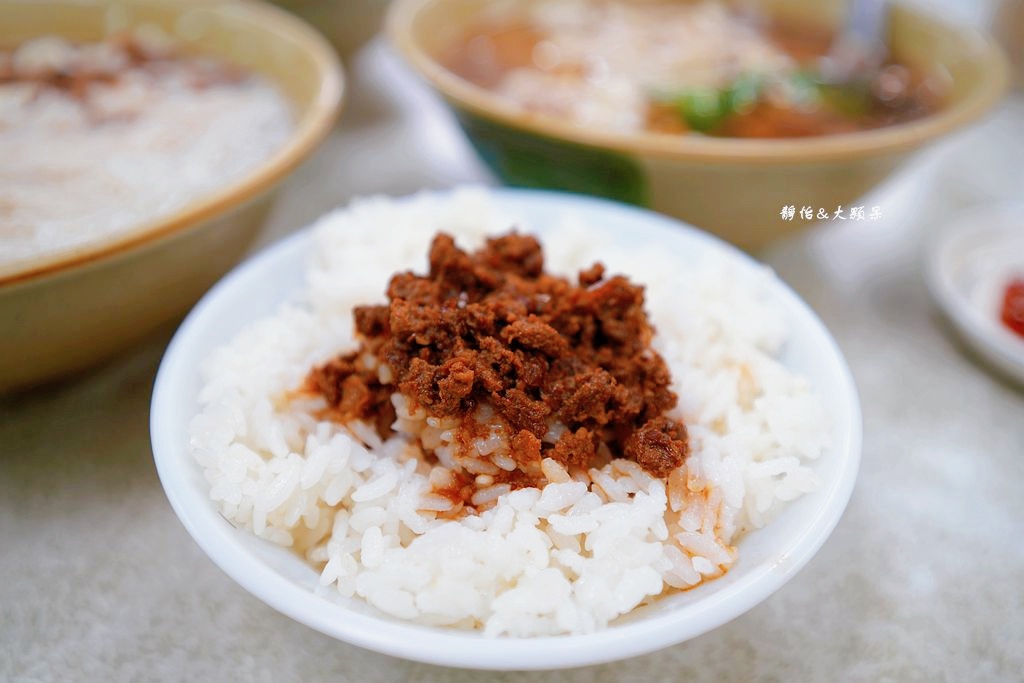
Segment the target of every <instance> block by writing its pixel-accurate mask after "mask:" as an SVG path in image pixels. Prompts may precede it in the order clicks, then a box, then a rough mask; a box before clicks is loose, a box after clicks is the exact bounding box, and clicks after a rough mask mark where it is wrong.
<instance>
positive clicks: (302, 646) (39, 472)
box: [0, 44, 1024, 683]
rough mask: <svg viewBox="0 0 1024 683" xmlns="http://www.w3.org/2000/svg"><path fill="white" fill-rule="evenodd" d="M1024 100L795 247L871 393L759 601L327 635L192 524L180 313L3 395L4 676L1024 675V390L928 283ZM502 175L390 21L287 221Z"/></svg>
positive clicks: (816, 299) (791, 252)
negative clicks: (160, 377)
mask: <svg viewBox="0 0 1024 683" xmlns="http://www.w3.org/2000/svg"><path fill="white" fill-rule="evenodd" d="M1022 156H1024V103H1022V102H1021V101H1019V100H1017V101H1011V102H1008V103H1007V104H1005V105H1004V106H1003V107H1002V109H1001V110H1000V111H999V112H997V114H996V115H995V116H993V117H991V118H990V119H989V120H987V121H986V122H984V123H983V124H982V125H980V126H978V127H976V128H975V129H973V130H971V131H968V132H966V133H963V134H961V135H959V136H957V137H956V138H954V139H952V140H949V141H947V142H944V143H943V144H942V145H940V146H938V147H936V148H933V149H932V150H929V151H928V152H926V153H924V154H923V155H921V156H919V157H918V158H917V159H916V160H915V161H914V162H913V163H912V164H911V165H910V166H908V167H907V168H906V169H904V170H903V171H902V172H901V173H900V174H899V175H898V176H897V177H896V178H894V179H893V180H892V181H891V182H890V183H888V184H887V185H886V186H885V187H883V188H880V189H879V190H878V191H876V193H875V195H874V196H872V197H870V198H868V199H867V200H865V202H864V203H865V204H868V205H879V206H881V207H882V211H883V218H882V220H879V221H874V222H870V221H865V222H849V221H848V222H846V223H841V222H836V223H835V224H826V225H822V226H819V227H816V228H815V229H814V230H813V231H811V232H809V233H806V234H804V235H801V236H799V237H796V238H793V239H791V240H788V241H786V242H784V243H780V244H777V245H774V246H773V247H772V248H770V249H769V250H766V251H765V252H763V253H762V254H760V257H761V258H763V259H764V260H766V261H767V262H768V263H769V264H771V265H772V266H773V267H774V268H775V269H776V270H777V271H778V273H779V274H780V275H781V277H782V278H784V279H785V280H786V281H788V282H789V283H790V284H791V285H792V286H793V287H794V288H795V289H796V290H797V291H798V292H800V293H801V294H802V295H803V296H804V297H805V298H806V299H807V301H808V302H809V303H810V305H811V306H812V307H813V308H814V309H815V310H816V311H817V312H818V313H819V314H820V315H821V317H822V318H823V319H824V321H825V323H826V324H827V325H828V327H829V328H830V329H831V330H832V332H833V334H834V335H835V337H836V339H837V340H838V342H839V345H840V346H841V347H842V350H843V352H844V353H845V354H846V356H847V358H848V360H849V363H850V365H851V367H852V369H853V373H854V375H855V378H856V381H857V384H858V386H859V389H860V392H861V398H862V401H863V408H864V437H865V438H864V454H863V464H862V469H861V473H860V478H859V481H858V484H857V488H856V491H855V492H854V495H853V499H852V500H851V502H850V506H849V509H848V510H847V512H846V515H845V516H844V517H843V519H842V521H841V522H840V524H839V526H838V528H837V529H836V530H835V533H834V534H833V536H832V537H831V538H830V540H829V541H828V542H827V543H826V544H825V546H824V547H823V548H822V550H821V552H820V553H819V554H818V555H817V556H816V557H815V558H814V560H812V561H811V563H810V564H809V565H808V566H807V567H806V568H805V569H804V570H803V571H802V572H801V573H800V574H799V575H798V576H797V577H796V578H795V579H794V580H793V581H792V582H790V583H789V584H788V585H787V586H785V587H784V588H783V589H782V590H781V591H779V592H778V593H777V594H775V595H774V596H772V597H771V598H769V599H768V600H767V601H765V602H764V603H763V604H761V605H760V606H759V607H757V608H755V609H753V610H751V611H750V612H749V613H747V614H746V615H744V616H742V617H740V618H738V619H736V620H735V621H733V622H731V623H729V624H727V625H726V626H724V627H722V628H719V629H718V630H716V631H714V632H712V633H709V634H707V635H704V636H702V637H699V638H697V639H695V640H692V641H690V642H687V643H684V644H681V645H678V646H676V647H672V648H669V649H667V650H664V651H661V652H657V653H655V654H651V655H648V656H645V657H640V658H636V659H632V660H628V661H624V662H619V663H614V664H608V665H604V666H598V667H591V668H585V669H576V670H569V671H562V672H549V673H532V674H522V673H507V674H492V673H483V672H473V671H458V670H453V669H444V668H439V667H434V666H428V665H423V664H416V663H411V662H406V661H401V660H397V659H391V658H388V657H385V656H382V655H377V654H374V653H371V652H368V651H364V650H360V649H358V648H354V647H351V646H349V645H346V644H344V643H340V642H337V641H334V640H332V639H330V638H328V637H326V636H322V635H320V634H319V633H316V632H314V631H312V630H310V629H308V628H306V627H304V626H302V625H300V624H298V623H295V622H293V621H291V620H290V619H288V618H287V617H284V616H282V615H280V614H278V613H276V612H275V611H273V610H272V609H270V608H269V607H266V606H265V605H263V604H262V603H261V602H259V601H258V600H256V599H255V598H253V597H251V596H250V595H249V594H248V593H246V592H245V591H244V590H242V589H241V588H239V587H238V586H237V585H235V584H234V583H233V582H232V581H231V580H230V579H228V578H227V577H226V576H225V575H224V574H222V573H221V572H220V570H218V569H217V568H216V567H215V566H214V565H213V564H212V563H211V562H210V561H209V560H207V559H206V557H205V556H204V555H203V554H202V552H200V550H199V548H198V547H197V546H196V545H195V544H194V543H193V542H192V541H191V539H190V538H189V537H188V535H187V534H186V533H185V530H184V529H183V528H182V526H181V525H180V524H179V523H178V521H177V519H176V518H175V516H174V514H173V512H172V511H171V508H170V506H169V505H168V503H167V501H166V499H165V498H164V495H163V492H162V490H161V488H160V483H159V481H158V479H157V476H156V471H155V469H154V466H153V462H152V459H151V454H150V447H149V429H148V424H147V420H148V411H149V398H150V390H151V385H152V381H153V377H154V372H155V370H156V367H157V364H158V362H159V360H160V356H161V353H162V351H163V349H164V347H165V345H166V343H167V341H168V338H169V334H170V332H169V331H167V332H164V333H162V334H159V335H157V336H155V337H154V338H153V339H152V340H151V341H150V342H149V343H147V344H145V345H143V346H141V347H139V348H137V349H135V350H133V351H131V352H129V353H125V354H123V355H122V356H121V357H120V358H118V359H116V360H114V361H112V362H110V363H108V364H107V365H105V366H103V367H101V368H98V369H96V370H93V371H91V372H89V373H87V374H84V375H83V376H80V377H78V378H75V379H73V380H70V381H68V382H66V383H63V384H60V385H57V386H53V387H49V388H45V389H41V390H37V391H34V392H30V393H27V394H22V395H18V396H12V397H6V398H0V680H16V681H36V680H38V681H69V680H95V681H118V680H130V681H137V680H161V681H162V680H168V681H177V680H206V681H226V680H252V681H316V680H335V681H409V682H413V681H415V682H418V683H427V682H435V681H436V682H441V681H451V682H456V681H457V682H466V683H468V682H470V681H524V682H525V681H541V680H548V681H580V682H582V681H620V680H622V681H626V680H628V681H640V680H644V681H647V680H650V681H656V680H665V681H682V680H686V681H692V682H697V681H721V680H738V681H748V680H763V681H808V680H821V681H824V680H829V681H845V680H850V681H885V680H892V681H941V680H948V681H967V680H986V681H988V680H1007V681H1010V680H1021V676H1022V672H1024V543H1022V542H1021V541H1020V539H1021V537H1022V534H1024V494H1022V488H1024V393H1022V390H1021V389H1019V388H1015V387H1014V386H1012V385H1010V384H1009V383H1005V382H1003V381H1002V380H1000V379H998V378H996V377H995V376H993V375H992V374H989V372H987V371H986V370H985V369H983V367H982V366H981V365H980V364H979V363H978V362H977V361H976V360H975V359H973V358H972V357H971V356H970V355H969V354H967V353H966V352H965V351H964V350H963V349H962V348H961V347H960V345H959V344H958V343H957V342H956V340H955V338H954V337H953V336H952V335H951V334H950V333H949V330H948V329H947V327H946V326H945V324H944V323H943V322H942V319H941V317H940V316H939V315H938V314H937V312H936V310H935V309H934V307H933V305H932V304H931V302H930V299H929V297H928V294H927V291H926V289H925V286H924V284H923V280H922V276H921V260H922V245H923V244H924V243H925V241H926V240H927V239H928V236H929V234H930V232H931V230H932V229H933V228H934V226H935V225H936V223H938V222H940V221H941V220H942V219H943V218H944V217H945V216H946V215H948V214H949V213H951V212H953V211H956V210H958V209H960V208H961V207H963V206H965V205H968V204H971V203H979V202H986V201H992V200H994V199H998V198H999V197H1007V198H1009V197H1014V196H1016V197H1018V198H1019V197H1022V196H1024V170H1022V168H1024V166H1022V165H1021V158H1022ZM462 182H490V179H489V176H488V175H487V174H486V172H485V171H484V170H483V169H482V168H481V167H480V166H479V165H478V164H477V162H476V161H475V160H474V159H473V157H472V155H471V153H470V151H469V149H468V148H467V146H466V144H465V143H464V141H463V140H462V139H461V138H460V136H459V134H458V132H457V131H456V130H455V128H454V126H453V123H452V121H451V120H450V118H449V117H448V115H447V114H446V112H445V111H444V110H443V108H442V107H440V105H439V104H438V102H437V101H435V100H434V99H433V97H432V96H431V95H429V94H428V93H426V92H425V91H424V90H423V89H422V88H420V87H419V86H418V85H417V84H415V83H413V82H411V81H410V78H409V75H408V74H407V73H406V72H404V70H403V68H402V67H401V66H400V65H399V64H398V63H397V61H396V60H395V58H394V56H393V55H392V54H391V53H390V52H389V50H388V49H387V48H386V47H385V46H383V45H382V44H374V45H371V46H370V48H369V49H367V50H364V52H363V53H362V54H361V55H360V57H359V59H358V60H357V61H356V62H355V63H354V65H353V69H352V92H351V98H350V101H349V107H348V110H347V112H346V114H345V117H344V120H343V122H342V124H341V126H340V127H339V129H338V130H337V131H335V133H334V134H333V135H332V136H331V138H330V139H329V140H328V142H327V144H326V145H325V146H324V148H323V149H322V150H321V151H320V152H319V153H318V154H317V156H316V157H315V158H314V159H312V160H311V162H310V163H309V164H307V165H306V166H305V167H304V168H303V169H302V170H301V171H300V172H299V173H298V174H297V175H296V176H295V177H294V178H293V179H292V180H291V181H290V182H289V183H288V185H287V187H286V190H285V192H284V195H283V196H282V198H281V201H280V202H279V204H278V205H277V207H276V209H275V213H274V214H273V216H272V218H271V221H270V224H269V225H268V230H267V233H266V235H265V237H264V238H263V241H264V243H267V242H270V241H273V240H274V239H276V238H278V237H280V236H282V235H284V234H286V233H287V232H289V231H292V230H294V229H297V228H299V227H301V226H303V225H305V224H306V223H307V222H308V221H310V220H311V219H313V218H315V217H316V216H318V215H319V214H321V213H323V212H324V211H326V210H327V209H329V208H331V207H333V206H335V205H337V204H339V203H343V202H344V201H345V200H347V199H348V198H349V197H351V196H354V195H358V194H365V193H368V192H387V193H394V194H400V193H405V192H409V191H413V190H416V189H419V188H422V187H442V186H447V185H451V184H454V183H462Z"/></svg>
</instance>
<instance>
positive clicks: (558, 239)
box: [191, 189, 829, 636]
mask: <svg viewBox="0 0 1024 683" xmlns="http://www.w3.org/2000/svg"><path fill="white" fill-rule="evenodd" d="M512 225H513V221H512V220H511V219H510V218H508V217H503V216H500V215H499V214H498V212H497V211H496V210H495V209H494V208H493V207H492V206H491V205H490V200H489V197H488V195H487V194H486V193H485V192H484V191H482V190H475V189H469V190H461V191H457V192H455V193H454V194H452V195H450V196H449V197H447V198H445V197H440V196H436V195H424V196H419V197H416V198H414V199H412V200H408V201H403V202H393V201H391V200H389V199H386V198H371V199H364V200H358V201H356V202H354V203H353V204H352V205H350V206H349V207H348V208H346V209H343V210H338V211H336V212H334V213H332V214H329V215H327V216H325V217H324V218H322V219H321V220H320V221H319V222H318V223H317V225H316V226H315V230H314V237H313V241H314V248H313V249H312V251H311V256H310V258H311V261H310V264H309V269H308V278H307V283H308V284H307V288H306V292H305V298H304V300H303V301H301V302H300V303H297V304H294V305H289V306H287V307H285V308H282V309H281V310H280V311H279V312H278V313H277V314H275V315H274V316H272V317H269V318H266V319H263V320H259V321H257V322H255V323H253V324H251V325H250V326H248V327H247V328H246V329H244V330H242V332H241V333H239V334H238V336H237V337H236V338H235V339H234V340H232V341H231V342H230V343H229V344H227V345H225V346H224V347H222V348H220V349H218V350H217V351H216V352H215V353H214V354H212V356H211V357H210V358H209V359H208V361H207V362H206V364H205V366H204V368H203V373H204V378H205V386H204V387H203V389H202V392H201V395H200V401H201V404H202V412H201V413H200V414H199V415H198V416H197V417H196V418H195V419H194V421H193V423H192V425H191V450H192V453H193V455H194V456H195V458H196V459H197V461H198V462H199V464H200V465H201V466H202V468H203V471H204V473H205V476H206V479H207V481H208V482H209V484H210V496H211V498H212V499H213V500H214V501H215V502H216V504H217V505H218V507H219V509H220V511H221V512H222V513H223V515H224V516H225V517H226V518H227V519H229V520H230V521H231V522H233V523H234V524H236V525H238V526H241V527H245V528H247V529H250V530H251V531H252V532H253V533H255V534H256V535H257V536H260V537H261V538H265V539H267V540H269V541H272V542H274V543H278V544H280V545H283V546H288V547H291V548H294V549H295V550H296V551H297V552H300V553H302V554H303V555H304V556H305V557H306V558H307V559H308V560H309V562H311V563H312V564H313V565H315V566H316V567H317V568H318V569H321V570H322V571H321V577H320V580H321V583H322V584H324V585H325V586H326V585H334V586H336V587H337V590H339V591H340V592H341V593H342V594H344V595H346V596H358V597H360V598H363V599H365V600H366V601H367V602H369V603H370V604H372V605H373V606H375V607H376V608H378V609H379V610H381V611H382V612H385V613H387V614H389V615H393V616H395V617H399V618H402V619H410V620H414V621H418V622H421V623H426V624H434V625H444V626H450V627H456V628H465V629H482V630H483V632H484V633H485V634H486V635H489V636H497V635H502V634H507V635H512V636H536V635H546V634H558V633H585V632H589V631H593V630H595V629H599V628H602V627H604V626H605V625H607V624H608V623H609V622H610V621H611V620H613V619H615V618H616V617H618V616H619V615H622V614H625V613H626V612H629V611H630V610H632V609H634V608H635V607H637V606H638V605H640V604H643V603H645V602H649V601H650V600H652V599H653V598H655V597H656V596H659V595H661V594H663V593H665V592H667V591H671V590H676V589H685V588H688V587H691V586H694V585H697V584H699V583H700V582H701V581H704V580H706V579H710V578H714V577H717V576H720V575H721V574H722V573H723V572H725V571H726V570H727V569H728V568H729V566H730V565H731V564H732V563H733V562H734V561H735V559H736V556H737V552H738V551H737V549H736V548H735V547H734V544H735V543H736V542H737V540H738V539H739V538H740V536H741V535H742V534H744V533H745V532H747V531H749V530H752V529H756V528H758V527H760V526H762V525H764V524H765V523H767V522H768V521H769V520H770V519H771V518H772V516H773V515H775V514H776V513H777V512H778V510H779V508H781V507H782V506H783V505H784V504H785V503H786V502H788V501H790V500H793V499H794V498H796V497H798V496H800V495H801V494H803V493H804V492H807V491H810V490H812V489H814V488H815V486H816V480H815V476H814V473H813V471H812V469H811V467H810V461H812V460H814V459H815V458H816V457H818V455H819V454H820V453H821V451H822V449H823V448H824V447H825V444H826V442H827V439H828V436H829V433H828V428H827V424H826V423H827V420H826V416H825V415H824V413H823V410H822V408H821V406H820V403H819V401H818V400H817V399H816V397H815V396H814V394H813V393H812V392H811V390H810V389H809V387H808V385H807V383H806V382H805V381H804V380H803V379H801V378H800V377H797V376H795V375H794V374H793V373H791V372H790V371H788V370H787V369H786V368H784V367H783V366H782V365H781V364H780V363H779V361H778V360H777V358H776V356H777V354H778V352H779V350H780V347H781V345H782V344H783V342H784V341H785V339H786V332H787V329H786V321H785V320H784V316H783V314H782V311H781V309H780V307H779V305H778V304H777V303H776V302H773V301H772V299H771V296H770V292H771V285H772V281H771V279H772V277H773V276H772V274H771V273H770V272H769V271H768V270H765V271H763V272H761V273H759V274H757V276H755V277H750V276H748V275H747V274H745V273H741V272H737V271H735V270H734V269H732V268H731V267H730V266H729V264H727V263H719V262H707V263H702V264H700V266H699V267H698V268H695V269H692V270H682V269H680V268H679V266H678V263H677V262H674V261H673V260H672V259H671V258H670V257H667V256H665V255H664V254H663V252H660V251H657V250H655V249H649V248H642V247H639V246H637V247H635V248H631V249H624V248H622V246H621V244H618V245H616V246H614V247H612V245H611V244H610V243H609V241H608V238H607V236H603V235H602V234H601V233H599V232H594V231H589V230H587V229H586V227H585V226H583V225H580V224H578V223H576V222H574V221H572V220H571V219H569V220H566V221H564V225H561V226H560V229H559V230H557V231H554V232H550V233H544V234H543V235H542V236H541V240H542V243H543V245H544V249H545V255H546V263H547V266H546V267H547V269H548V270H549V271H551V272H555V273H560V274H565V275H572V274H574V273H575V272H576V271H578V270H579V269H580V268H581V267H585V266H587V265H590V264H591V263H592V262H593V261H595V260H601V261H603V262H604V263H605V264H606V265H608V266H609V269H610V272H613V273H615V272H621V273H626V274H628V275H629V276H630V277H631V279H633V280H634V281H637V282H641V283H644V284H646V285H647V292H646V296H647V310H648V312H649V315H650V317H651V320H652V322H653V324H654V325H655V326H656V328H657V334H656V336H655V339H654V345H655V347H656V348H657V350H658V351H659V352H660V353H661V354H662V355H663V356H664V358H665V361H666V362H667V363H668V365H669V367H670V369H671V371H672V375H673V386H672V389H673V390H674V391H675V392H676V393H678V395H679V397H680V400H679V406H678V408H677V410H676V411H675V417H678V418H681V419H683V420H684V421H685V422H686V424H687V426H688V428H689V432H690V437H691V446H692V453H691V455H690V456H689V458H688V459H687V461H686V463H685V465H684V466H683V467H681V468H680V469H678V470H676V471H675V472H674V473H673V474H672V475H671V476H670V477H669V479H668V482H667V485H666V483H665V482H663V481H662V480H658V479H655V478H652V477H651V476H649V475H648V474H647V473H645V472H644V471H643V470H642V469H641V468H640V467H639V466H637V465H636V464H635V463H633V462H631V461H627V460H614V461H612V462H611V463H609V464H607V465H605V466H604V467H603V468H601V469H591V470H590V471H589V472H586V473H581V472H576V473H574V475H575V476H570V474H569V473H568V472H566V471H565V469H564V468H562V467H561V466H560V465H559V464H558V463H556V462H554V461H552V460H545V461H544V464H543V468H544V472H545V474H546V475H547V478H548V480H549V481H550V482H551V483H548V484H547V485H546V486H545V487H544V488H543V490H540V489H536V488H527V489H519V490H516V491H512V492H507V490H505V489H502V488H499V487H492V488H491V489H484V493H486V494H487V495H485V496H484V498H491V499H494V498H496V502H494V504H493V506H492V507H490V508H489V509H486V510H485V511H484V512H482V513H480V514H478V515H477V514H471V515H464V516H462V517H460V518H458V519H456V520H451V519H441V518H438V513H437V512H434V511H432V510H443V509H444V508H445V501H444V500H438V499H439V498H441V497H440V496H437V495H431V494H430V490H431V478H432V477H433V478H434V479H437V478H438V477H443V476H444V471H443V470H441V471H439V470H438V469H435V470H434V471H433V472H431V468H430V467H429V466H428V465H426V464H425V463H424V462H423V461H422V459H420V458H419V457H418V454H419V447H418V446H417V445H416V443H415V440H414V439H412V438H409V437H403V436H402V435H398V436H395V437H392V438H390V439H388V441H386V442H384V443H381V441H380V439H379V438H378V437H377V435H376V432H375V431H374V430H373V429H371V428H369V427H368V426H366V425H360V424H356V425H350V426H349V427H348V428H346V427H344V426H342V425H340V424H336V423H334V422H330V421H325V420H319V419H317V417H315V415H316V413H317V410H318V409H319V408H322V407H323V405H324V404H323V402H322V400H321V399H302V400H289V399H288V398H287V394H288V393H289V392H290V391H292V390H294V389H295V388H296V387H298V386H299V385H300V384H301V383H302V381H303V379H304V377H305V376H306V374H307V373H308V372H309V370H310V369H311V367H312V366H313V365H314V364H316V363H319V362H323V361H325V360H327V359H328V358H331V357H333V356H334V355H336V354H338V353H339V352H342V351H348V350H351V349H353V348H355V346H356V342H355V340H354V339H353V337H352V316H351V311H352V307H353V306H354V305H357V304H366V303H376V302H382V301H383V300H384V297H383V292H384V290H385V287H386V285H387V282H388V280H389V278H390V276H391V275H392V274H393V273H394V272H395V271H396V270H408V269H410V268H411V269H416V270H418V271H420V272H422V271H424V270H425V269H426V253H427V248H428V244H429V241H430V239H431V238H432V237H433V235H434V234H435V232H436V231H437V230H445V231H447V232H449V233H451V234H453V235H454V236H455V237H456V240H457V241H458V242H459V243H460V244H462V245H463V246H470V247H475V246H477V245H479V244H480V243H481V242H482V240H483V237H484V236H485V235H486V234H488V233H493V232H497V231H505V230H507V229H508V228H510V227H511V226H512ZM521 227H523V228H525V229H529V226H528V225H526V226H521ZM396 405H397V407H398V414H399V418H400V420H399V422H402V421H403V420H404V421H405V423H406V426H407V427H408V425H409V424H411V423H413V422H416V420H418V419H420V417H421V416H418V415H412V414H410V413H409V411H408V410H407V409H406V406H405V405H404V404H402V402H401V401H398V403H397V404H396ZM407 431H415V429H412V428H411V427H409V428H408V429H407ZM494 489H496V490H494ZM477 495H478V496H479V495H481V492H479V491H478V494H477ZM474 502H475V501H474ZM480 503H481V504H483V503H487V504H490V501H485V500H481V501H480Z"/></svg>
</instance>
